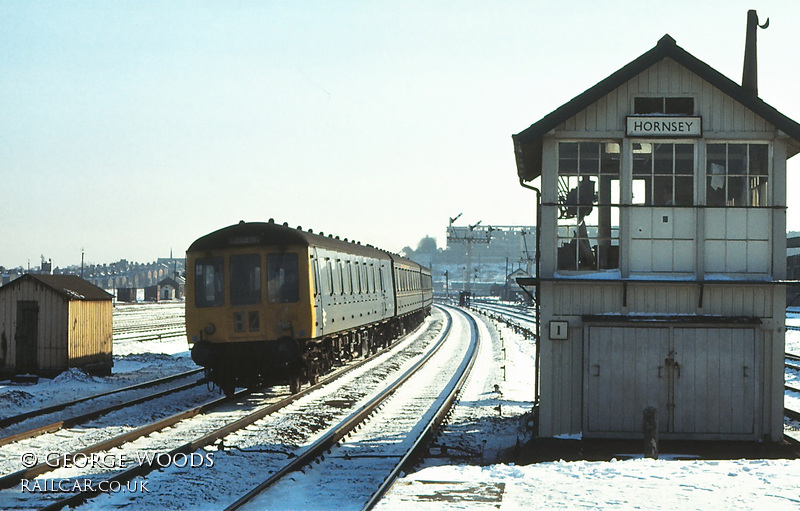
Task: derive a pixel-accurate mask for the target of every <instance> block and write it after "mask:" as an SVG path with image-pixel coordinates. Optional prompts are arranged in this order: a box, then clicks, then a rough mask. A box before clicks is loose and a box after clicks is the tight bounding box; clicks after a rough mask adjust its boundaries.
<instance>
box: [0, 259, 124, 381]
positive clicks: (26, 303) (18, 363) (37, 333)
mask: <svg viewBox="0 0 800 511" xmlns="http://www.w3.org/2000/svg"><path fill="white" fill-rule="evenodd" d="M111 300H112V296H111V295H110V294H108V293H106V292H105V291H103V290H102V289H100V288H98V287H97V286H94V285H93V284H91V283H89V282H87V281H85V280H83V279H81V278H80V277H77V276H74V275H43V274H26V275H23V276H22V277H20V278H18V279H16V280H14V281H13V282H11V283H9V284H6V285H5V286H3V287H0V372H3V373H11V374H38V375H42V376H53V375H56V374H58V373H60V372H62V371H64V370H66V369H68V368H71V367H78V368H81V369H84V370H86V371H87V372H92V373H98V374H110V373H111V366H112V365H113V359H112V346H111V336H112V319H111V315H112V303H111Z"/></svg>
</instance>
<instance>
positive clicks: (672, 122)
mask: <svg viewBox="0 0 800 511" xmlns="http://www.w3.org/2000/svg"><path fill="white" fill-rule="evenodd" d="M627 121H628V122H627V134H628V136H629V137H701V136H703V119H702V117H679V116H674V115H645V116H639V115H637V116H629V117H628V118H627Z"/></svg>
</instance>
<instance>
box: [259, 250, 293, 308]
mask: <svg viewBox="0 0 800 511" xmlns="http://www.w3.org/2000/svg"><path fill="white" fill-rule="evenodd" d="M298 275H299V274H298V269H297V254H269V255H267V298H268V299H269V301H270V302H272V303H287V302H296V301H298V300H299V299H300V282H299V280H298Z"/></svg>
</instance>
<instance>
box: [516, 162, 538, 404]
mask: <svg viewBox="0 0 800 511" xmlns="http://www.w3.org/2000/svg"><path fill="white" fill-rule="evenodd" d="M519 184H520V186H522V187H523V188H527V189H528V190H533V191H534V192H536V255H535V256H534V259H535V261H536V278H535V281H536V284H535V290H534V297H533V303H534V309H533V310H534V313H535V314H536V338H535V339H534V342H535V343H536V361H535V364H536V368H535V371H534V384H535V386H536V392H535V394H534V401H533V404H534V407H536V406H539V396H540V393H539V387H540V385H539V384H540V380H541V370H540V369H539V359H540V354H539V352H540V347H541V343H540V338H541V336H540V333H541V326H540V321H539V319H540V317H539V301H540V300H539V298H540V292H539V258H540V253H541V250H540V247H541V239H542V236H541V234H542V228H541V226H540V225H539V223H540V221H541V218H542V192H541V190H539V189H538V188H536V187H533V186H530V185H527V184H525V182H524V181H523V180H522V177H520V178H519Z"/></svg>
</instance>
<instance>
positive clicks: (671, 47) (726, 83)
mask: <svg viewBox="0 0 800 511" xmlns="http://www.w3.org/2000/svg"><path fill="white" fill-rule="evenodd" d="M665 58H670V59H672V60H674V61H675V62H677V63H678V64H680V65H682V66H684V67H686V68H687V69H689V70H690V71H692V72H693V73H695V74H697V75H698V76H700V77H701V78H702V79H704V80H706V81H707V82H709V83H710V84H712V85H713V86H715V87H717V88H718V89H720V90H721V91H722V92H723V93H725V94H727V95H728V96H730V97H731V98H733V99H734V100H736V101H738V102H739V103H741V104H742V105H744V106H745V107H746V108H749V109H750V110H752V111H753V112H754V113H756V114H757V115H759V116H761V117H762V118H764V119H765V120H766V121H768V122H770V123H771V124H773V125H774V126H775V127H776V128H778V129H779V130H782V131H783V132H784V133H786V134H787V135H788V136H789V137H791V138H793V139H794V140H796V141H797V144H796V145H795V146H794V148H793V150H792V151H790V152H789V156H793V155H794V154H796V153H797V152H798V151H800V124H798V123H797V122H795V121H793V120H792V119H790V118H788V117H786V116H785V115H783V114H782V113H780V112H778V111H777V110H776V109H775V108H773V107H771V106H770V105H768V104H767V103H765V102H764V101H762V100H761V99H760V98H759V97H758V96H757V95H755V94H753V93H752V92H749V91H747V90H746V89H744V88H743V87H742V86H741V85H739V84H738V83H736V82H734V81H733V80H731V79H730V78H728V77H727V76H725V75H723V74H722V73H720V72H719V71H717V70H716V69H714V68H713V67H711V66H709V65H708V64H706V63H705V62H703V61H702V60H700V59H698V58H697V57H695V56H694V55H692V54H690V53H689V52H687V51H686V50H684V49H683V48H681V47H680V46H678V45H677V44H676V43H675V39H673V38H672V37H670V35H669V34H665V35H664V37H662V38H661V39H660V40H659V41H658V44H656V46H655V47H654V48H652V49H651V50H649V51H647V52H645V53H644V54H642V55H641V56H639V57H638V58H637V59H635V60H633V61H632V62H630V63H628V64H627V65H625V66H623V67H622V68H620V69H619V70H618V71H616V72H615V73H613V74H612V75H610V76H609V77H608V78H605V79H604V80H602V81H600V82H598V83H597V84H596V85H594V86H593V87H591V88H589V89H587V90H586V91H584V92H583V93H581V94H579V95H578V96H575V97H574V98H573V99H572V100H570V101H569V102H568V103H565V104H564V105H562V106H560V107H559V108H557V109H556V110H554V111H552V112H550V113H549V114H547V115H546V116H544V117H543V118H542V119H541V120H539V121H538V122H536V123H534V124H532V125H531V126H530V127H529V128H527V129H525V130H523V131H521V132H520V133H517V134H516V135H512V139H513V141H514V153H515V155H516V160H517V174H518V175H519V177H520V180H523V181H531V180H533V179H536V178H537V177H539V176H540V175H541V173H542V137H543V136H544V135H545V134H546V133H548V132H549V131H550V130H552V129H554V128H556V127H557V126H558V125H559V124H561V123H562V122H564V121H566V120H567V119H569V118H571V117H573V116H574V115H577V114H578V113H579V112H581V111H582V110H583V109H585V108H586V107H588V106H590V105H591V104H592V103H594V102H596V101H598V100H600V99H601V98H602V97H603V96H605V95H606V94H609V93H610V92H612V91H613V90H614V89H616V88H618V87H620V86H621V85H623V84H624V83H625V82H627V81H628V80H630V79H632V78H633V77H635V76H636V75H638V74H639V73H642V72H643V71H645V70H646V69H647V68H649V67H651V66H653V65H655V64H656V63H658V62H659V61H661V60H662V59H665Z"/></svg>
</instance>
